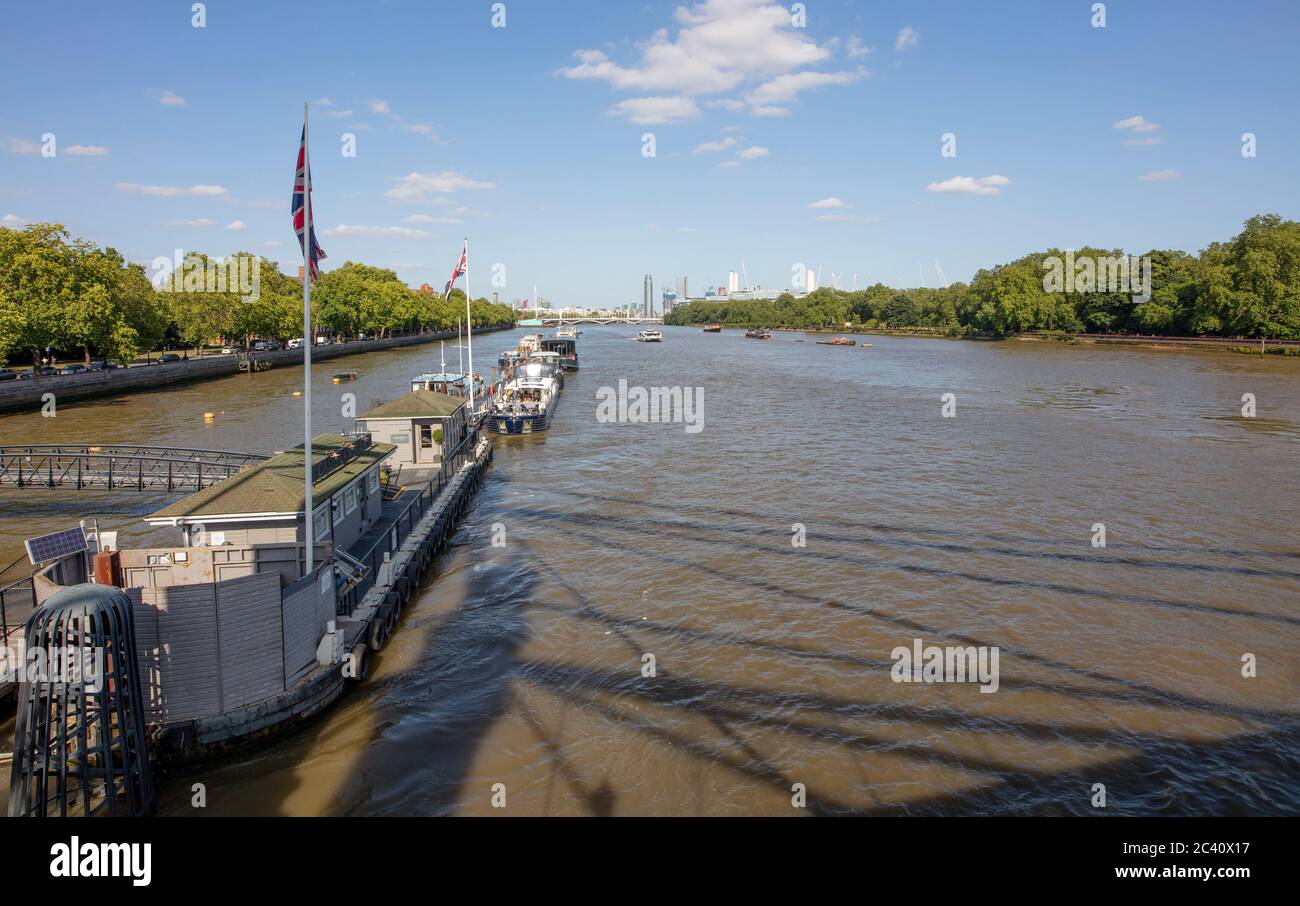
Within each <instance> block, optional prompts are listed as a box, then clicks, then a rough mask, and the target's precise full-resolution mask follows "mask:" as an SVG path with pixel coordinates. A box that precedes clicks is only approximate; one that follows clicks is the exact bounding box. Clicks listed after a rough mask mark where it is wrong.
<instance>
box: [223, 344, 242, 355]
mask: <svg viewBox="0 0 1300 906" xmlns="http://www.w3.org/2000/svg"><path fill="white" fill-rule="evenodd" d="M238 352H239V350H238V349H237V348H236V347H234V346H222V347H221V354H222V355H235V354H236V353H238Z"/></svg>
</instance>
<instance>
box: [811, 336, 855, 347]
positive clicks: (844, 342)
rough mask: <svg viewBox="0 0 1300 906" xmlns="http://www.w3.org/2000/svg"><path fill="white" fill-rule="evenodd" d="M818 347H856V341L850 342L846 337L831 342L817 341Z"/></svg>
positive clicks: (836, 338)
mask: <svg viewBox="0 0 1300 906" xmlns="http://www.w3.org/2000/svg"><path fill="white" fill-rule="evenodd" d="M817 345H818V346H857V345H858V341H857V340H850V339H849V338H848V337H835V338H834V339H831V340H818V341H817Z"/></svg>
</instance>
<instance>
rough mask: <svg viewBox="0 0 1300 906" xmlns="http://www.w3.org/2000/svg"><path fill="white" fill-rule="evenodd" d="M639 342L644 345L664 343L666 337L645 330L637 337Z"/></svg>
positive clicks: (655, 331) (654, 331)
mask: <svg viewBox="0 0 1300 906" xmlns="http://www.w3.org/2000/svg"><path fill="white" fill-rule="evenodd" d="M636 338H637V340H638V341H640V342H642V343H662V342H663V341H664V335H663V334H661V333H660V332H659V331H657V330H643V331H641V332H640V333H639V334H637V335H636Z"/></svg>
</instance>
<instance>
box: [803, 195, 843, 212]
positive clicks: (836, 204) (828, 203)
mask: <svg viewBox="0 0 1300 906" xmlns="http://www.w3.org/2000/svg"><path fill="white" fill-rule="evenodd" d="M808 207H810V208H821V209H829V208H847V207H848V205H846V204H845V203H844V202H842V201H840V200H839V199H838V198H836V197H835V196H834V195H832V196H831V197H830V198H823V199H822V200H821V201H814V202H813V203H812V204H810V205H808Z"/></svg>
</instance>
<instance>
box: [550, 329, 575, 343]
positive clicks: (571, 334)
mask: <svg viewBox="0 0 1300 906" xmlns="http://www.w3.org/2000/svg"><path fill="white" fill-rule="evenodd" d="M555 335H556V336H557V337H567V338H568V339H570V340H572V339H574V338H576V337H577V336H578V328H576V327H557V328H555Z"/></svg>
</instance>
